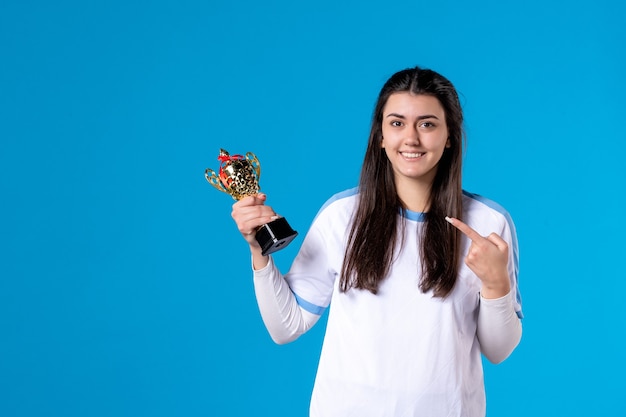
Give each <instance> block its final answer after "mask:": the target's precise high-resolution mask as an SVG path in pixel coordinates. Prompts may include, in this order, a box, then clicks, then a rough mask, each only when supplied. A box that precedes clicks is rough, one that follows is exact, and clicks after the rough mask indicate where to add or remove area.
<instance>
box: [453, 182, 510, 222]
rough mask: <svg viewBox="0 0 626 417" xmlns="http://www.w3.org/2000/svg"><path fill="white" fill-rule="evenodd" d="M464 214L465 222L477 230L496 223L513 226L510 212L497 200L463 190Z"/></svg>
mask: <svg viewBox="0 0 626 417" xmlns="http://www.w3.org/2000/svg"><path fill="white" fill-rule="evenodd" d="M463 215H464V218H465V220H464V221H465V222H466V223H467V224H468V225H470V226H472V225H474V226H472V227H474V228H475V229H476V230H479V229H481V228H482V227H481V226H484V227H485V228H487V229H491V228H493V227H494V226H496V225H504V224H505V223H506V224H508V225H509V227H514V226H513V219H512V218H511V215H510V214H509V212H508V211H507V210H506V209H505V208H504V207H503V206H502V205H501V204H499V203H497V202H496V201H494V200H492V199H490V198H487V197H484V196H482V195H480V194H475V193H471V192H469V191H465V190H463Z"/></svg>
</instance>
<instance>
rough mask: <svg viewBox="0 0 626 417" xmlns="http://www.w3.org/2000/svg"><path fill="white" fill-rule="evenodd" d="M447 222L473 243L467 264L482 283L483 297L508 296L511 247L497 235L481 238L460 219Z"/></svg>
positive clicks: (492, 234) (449, 218) (450, 219)
mask: <svg viewBox="0 0 626 417" xmlns="http://www.w3.org/2000/svg"><path fill="white" fill-rule="evenodd" d="M446 220H447V221H448V222H449V223H450V224H451V225H453V226H454V227H456V228H457V229H459V230H460V231H461V232H462V233H463V234H464V235H465V236H467V237H468V238H469V239H470V241H471V242H472V244H471V245H470V248H469V250H468V251H467V256H466V257H465V264H466V265H467V266H468V267H469V268H470V269H471V270H472V271H473V272H474V273H475V274H476V275H477V276H478V278H480V280H481V281H482V283H483V287H482V289H481V291H480V292H481V294H482V296H483V297H484V298H500V297H504V296H505V295H507V294H508V293H509V291H510V290H511V282H510V281H509V273H508V269H507V265H508V262H509V245H508V244H507V243H506V242H505V241H504V240H503V239H502V238H501V237H500V236H498V235H497V234H496V233H491V234H490V235H489V236H481V235H480V233H478V232H477V231H475V230H474V229H472V228H471V227H469V226H468V225H466V224H465V223H463V222H462V221H461V220H459V219H455V218H451V217H446Z"/></svg>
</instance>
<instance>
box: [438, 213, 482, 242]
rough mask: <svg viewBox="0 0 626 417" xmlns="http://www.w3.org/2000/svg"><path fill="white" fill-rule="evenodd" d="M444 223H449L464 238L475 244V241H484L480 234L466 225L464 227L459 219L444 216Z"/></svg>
mask: <svg viewBox="0 0 626 417" xmlns="http://www.w3.org/2000/svg"><path fill="white" fill-rule="evenodd" d="M446 221H447V222H448V223H450V224H451V225H452V226H454V227H456V228H457V229H459V230H460V231H461V232H462V233H463V234H464V235H465V236H467V237H468V238H470V240H471V241H472V242H477V241H480V240H484V239H485V238H484V237H483V236H481V235H480V233H478V232H477V231H476V230H474V229H472V228H471V227H469V226H468V225H466V224H465V223H463V222H462V221H461V220H459V219H455V218H454V217H447V216H446Z"/></svg>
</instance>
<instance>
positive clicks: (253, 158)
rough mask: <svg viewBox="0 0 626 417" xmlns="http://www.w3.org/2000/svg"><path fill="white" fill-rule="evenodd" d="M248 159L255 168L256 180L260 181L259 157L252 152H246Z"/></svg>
mask: <svg viewBox="0 0 626 417" xmlns="http://www.w3.org/2000/svg"><path fill="white" fill-rule="evenodd" d="M246 159H247V160H248V162H250V166H252V168H254V172H255V173H256V180H257V182H259V181H260V180H261V163H260V162H259V158H257V157H256V155H255V154H253V153H252V152H246Z"/></svg>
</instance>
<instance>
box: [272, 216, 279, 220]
mask: <svg viewBox="0 0 626 417" xmlns="http://www.w3.org/2000/svg"><path fill="white" fill-rule="evenodd" d="M278 217H279V216H272V217H270V220H276V219H277V218H278Z"/></svg>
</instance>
